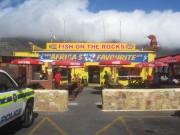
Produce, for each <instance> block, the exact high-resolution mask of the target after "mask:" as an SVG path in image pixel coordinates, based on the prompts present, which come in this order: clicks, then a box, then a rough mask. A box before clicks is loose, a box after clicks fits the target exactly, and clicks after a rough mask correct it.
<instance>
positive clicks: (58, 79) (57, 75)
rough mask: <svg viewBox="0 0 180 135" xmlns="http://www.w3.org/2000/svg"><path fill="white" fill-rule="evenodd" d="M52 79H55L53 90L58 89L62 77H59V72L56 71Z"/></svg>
mask: <svg viewBox="0 0 180 135" xmlns="http://www.w3.org/2000/svg"><path fill="white" fill-rule="evenodd" d="M54 78H55V88H56V89H58V87H59V84H60V82H61V78H62V76H61V74H60V72H59V71H57V73H56V74H55V76H54Z"/></svg>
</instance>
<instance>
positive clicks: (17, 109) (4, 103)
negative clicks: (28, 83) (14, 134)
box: [0, 70, 35, 127]
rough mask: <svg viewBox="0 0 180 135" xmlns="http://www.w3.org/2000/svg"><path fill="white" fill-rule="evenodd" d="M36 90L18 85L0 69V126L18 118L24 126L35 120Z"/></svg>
mask: <svg viewBox="0 0 180 135" xmlns="http://www.w3.org/2000/svg"><path fill="white" fill-rule="evenodd" d="M34 95H35V94H34V90H33V89H30V88H25V87H24V88H23V87H21V86H18V84H17V83H16V82H15V81H14V79H13V78H12V77H11V76H10V75H9V74H8V73H7V72H5V71H3V70H0V127H2V126H4V125H5V124H7V123H9V122H11V121H13V120H15V119H18V120H19V122H20V123H21V124H22V126H23V127H29V126H31V125H32V123H33V121H34V117H33V107H34Z"/></svg>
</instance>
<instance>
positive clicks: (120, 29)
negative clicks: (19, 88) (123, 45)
mask: <svg viewBox="0 0 180 135" xmlns="http://www.w3.org/2000/svg"><path fill="white" fill-rule="evenodd" d="M119 38H120V39H119V41H120V42H121V41H122V40H121V20H120V21H119Z"/></svg>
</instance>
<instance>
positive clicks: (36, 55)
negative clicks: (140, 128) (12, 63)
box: [13, 52, 39, 57]
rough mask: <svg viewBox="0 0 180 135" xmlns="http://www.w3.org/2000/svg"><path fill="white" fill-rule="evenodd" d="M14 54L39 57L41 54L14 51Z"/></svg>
mask: <svg viewBox="0 0 180 135" xmlns="http://www.w3.org/2000/svg"><path fill="white" fill-rule="evenodd" d="M13 56H23V57H39V54H38V53H30V52H14V53H13Z"/></svg>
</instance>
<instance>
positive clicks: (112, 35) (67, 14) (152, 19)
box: [0, 0, 180, 48]
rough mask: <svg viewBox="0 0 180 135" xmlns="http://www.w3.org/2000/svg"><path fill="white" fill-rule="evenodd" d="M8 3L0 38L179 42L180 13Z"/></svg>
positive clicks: (78, 1) (0, 10) (52, 0)
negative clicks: (154, 38)
mask: <svg viewBox="0 0 180 135" xmlns="http://www.w3.org/2000/svg"><path fill="white" fill-rule="evenodd" d="M8 4H9V0H5V1H4V2H3V3H2V2H1V3H0V37H30V38H40V39H46V40H50V39H51V37H52V36H54V35H55V36H56V40H57V41H60V40H62V41H63V40H66V41H74V42H81V41H82V40H83V41H86V42H102V41H104V40H105V41H107V42H108V41H122V42H135V43H136V44H137V45H141V44H147V45H148V44H149V42H150V40H149V39H148V38H147V36H148V35H150V34H154V35H155V36H156V37H157V40H158V44H159V45H160V46H163V47H167V48H168V47H174V48H175V47H178V45H179V43H180V41H179V39H180V30H179V27H180V26H179V24H180V12H173V11H170V10H168V11H152V12H150V13H147V12H145V11H143V10H135V11H133V12H118V11H115V10H106V11H100V12H98V13H94V12H90V11H88V6H89V2H88V0H38V1H37V0H26V1H25V2H23V3H22V4H21V5H18V6H16V7H8V8H7V7H6V6H7V5H8ZM4 7H6V8H4ZM120 24H121V25H120ZM120 26H121V29H120ZM120 32H121V34H120ZM120 37H121V40H120Z"/></svg>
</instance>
